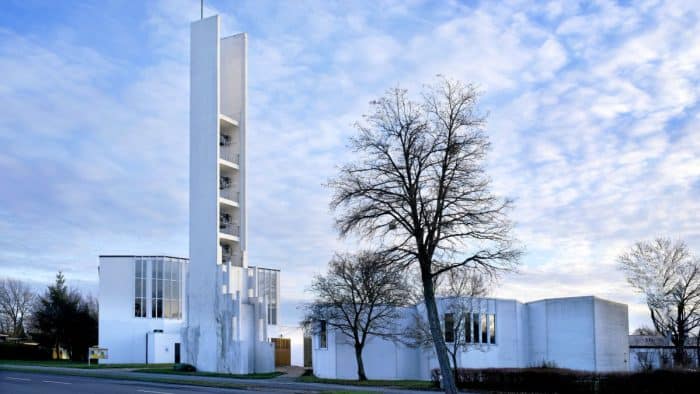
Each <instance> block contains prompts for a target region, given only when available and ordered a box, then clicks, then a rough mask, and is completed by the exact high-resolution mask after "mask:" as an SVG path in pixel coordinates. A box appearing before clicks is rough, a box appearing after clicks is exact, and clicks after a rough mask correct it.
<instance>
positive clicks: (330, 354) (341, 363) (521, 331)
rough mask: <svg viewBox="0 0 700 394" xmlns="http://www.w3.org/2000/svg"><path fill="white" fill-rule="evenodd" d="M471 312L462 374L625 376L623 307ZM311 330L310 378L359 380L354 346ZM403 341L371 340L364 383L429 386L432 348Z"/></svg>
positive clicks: (481, 307) (494, 304) (569, 303)
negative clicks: (513, 371) (536, 370)
mask: <svg viewBox="0 0 700 394" xmlns="http://www.w3.org/2000/svg"><path fill="white" fill-rule="evenodd" d="M472 305H475V307H473V308H472V311H471V312H472V313H469V316H470V318H469V322H468V324H467V327H470V329H469V330H466V333H465V336H466V337H467V338H466V342H468V343H469V344H470V346H468V349H469V350H467V351H460V354H459V357H458V367H460V368H523V367H529V366H539V365H542V364H544V363H548V364H553V365H556V366H557V367H560V368H570V369H577V370H589V371H626V370H627V369H628V360H629V358H628V351H629V348H628V323H627V305H624V304H619V303H616V302H611V301H607V300H603V299H600V298H596V297H572V298H555V299H545V300H541V301H534V302H528V303H521V302H518V301H515V300H504V299H494V298H480V299H475V300H474V301H473V302H472ZM438 310H439V313H440V318H441V324H442V327H443V332H446V333H450V332H451V331H452V329H451V327H450V325H451V323H450V321H451V320H450V319H445V317H446V315H447V314H446V311H445V302H444V300H438ZM414 313H421V314H422V313H424V306H423V305H422V304H419V305H417V306H413V307H411V308H405V313H404V319H403V321H402V322H401V324H402V329H401V330H399V331H400V332H408V331H409V330H411V329H412V324H414V323H413V322H414V321H415V320H414V319H413V318H412V316H413V314H414ZM446 320H447V324H446ZM316 324H318V325H319V326H317V327H316V329H315V330H314V335H313V341H312V342H313V345H312V346H313V370H314V375H316V376H318V377H321V378H338V379H356V378H357V367H356V364H355V352H354V348H353V346H352V343H351V342H349V341H348V340H347V339H346V338H345V337H344V336H343V335H342V334H339V333H337V332H334V331H333V330H332V329H330V327H329V326H328V325H326V324H325V322H316ZM452 335H454V334H452ZM401 339H404V338H399V340H395V341H391V340H385V339H381V338H378V337H370V338H369V339H368V342H367V344H366V347H365V350H364V352H363V361H364V365H365V371H366V373H367V377H368V378H369V379H423V380H427V379H429V378H430V371H431V369H433V368H438V367H439V365H438V362H437V359H436V357H435V354H434V350H433V349H432V347H412V346H410V345H407V344H406V343H404V341H402V340H401ZM448 339H449V335H448ZM448 346H449V344H448Z"/></svg>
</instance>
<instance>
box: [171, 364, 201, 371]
mask: <svg viewBox="0 0 700 394" xmlns="http://www.w3.org/2000/svg"><path fill="white" fill-rule="evenodd" d="M173 369H174V370H175V371H180V372H197V368H195V366H194V365H192V364H185V363H180V364H175V365H173Z"/></svg>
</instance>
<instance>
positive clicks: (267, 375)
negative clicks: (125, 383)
mask: <svg viewBox="0 0 700 394" xmlns="http://www.w3.org/2000/svg"><path fill="white" fill-rule="evenodd" d="M131 372H143V373H162V374H170V375H186V376H206V377H212V378H230V379H272V378H276V377H277V376H280V375H284V373H282V372H267V373H251V374H231V373H217V372H186V371H176V370H174V369H172V368H171V369H166V368H149V369H135V370H133V371H131Z"/></svg>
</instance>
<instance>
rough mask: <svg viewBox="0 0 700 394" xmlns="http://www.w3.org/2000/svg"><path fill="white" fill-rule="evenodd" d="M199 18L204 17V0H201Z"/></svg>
mask: <svg viewBox="0 0 700 394" xmlns="http://www.w3.org/2000/svg"><path fill="white" fill-rule="evenodd" d="M199 6H200V7H199V19H204V0H201V1H200V2H199Z"/></svg>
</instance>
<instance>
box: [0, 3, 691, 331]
mask: <svg viewBox="0 0 700 394" xmlns="http://www.w3.org/2000/svg"><path fill="white" fill-rule="evenodd" d="M205 3H206V9H205V15H212V14H214V13H219V14H221V15H222V18H223V27H222V28H223V32H224V34H226V35H228V34H234V33H237V32H240V31H246V32H248V34H249V52H250V53H249V54H250V59H249V73H250V77H249V89H250V92H249V94H250V103H249V116H250V124H249V162H248V165H249V170H248V171H249V178H250V181H249V187H250V192H249V207H250V211H249V220H250V226H249V232H250V234H249V236H250V243H249V260H250V263H251V264H253V265H261V266H269V267H273V268H279V269H281V270H282V271H283V279H282V294H283V295H285V296H286V301H285V303H286V305H287V311H286V313H285V314H284V316H283V319H286V320H287V321H288V322H294V321H295V320H296V311H295V310H294V308H293V305H294V304H295V303H297V302H299V300H303V299H304V298H306V297H308V295H307V294H305V293H304V289H305V288H306V287H307V286H308V283H309V279H310V277H311V276H312V275H313V274H315V273H318V272H320V271H321V270H322V269H323V268H324V266H325V264H326V262H327V261H328V259H329V257H330V256H331V254H332V253H333V251H334V250H342V249H350V248H353V247H354V246H355V245H354V244H353V243H352V242H350V241H342V240H339V239H338V238H337V237H336V235H335V232H334V230H333V228H332V215H331V213H330V211H329V209H328V202H329V194H330V192H329V190H327V189H325V188H324V187H323V183H324V182H325V181H326V180H327V179H328V177H330V176H332V175H333V174H334V173H335V171H336V170H335V169H336V165H338V164H339V163H341V162H343V161H345V160H347V159H348V158H349V155H348V152H347V150H346V141H347V138H348V136H350V135H352V133H353V128H352V127H351V126H352V123H353V122H354V121H356V120H359V119H360V118H361V115H362V114H363V113H364V112H366V111H367V110H368V102H369V101H370V100H371V99H373V98H375V97H377V96H379V95H381V94H382V93H383V92H384V91H385V90H386V89H388V88H391V87H394V86H397V85H400V86H402V87H405V88H408V89H409V90H410V91H411V92H414V93H417V92H418V90H419V89H420V87H421V85H422V84H423V83H427V82H431V80H432V78H433V77H434V76H435V75H436V74H443V75H447V76H450V77H453V78H458V79H462V80H464V81H469V82H473V83H476V84H477V85H478V86H479V87H480V89H481V90H482V91H483V99H482V101H481V109H482V110H483V111H484V112H488V114H489V117H488V132H489V134H490V137H491V142H492V145H493V150H492V152H491V154H490V156H489V162H488V166H489V171H490V174H491V176H492V178H493V186H494V190H495V191H496V192H497V193H498V194H500V195H503V196H509V197H512V198H514V199H515V203H516V204H515V209H514V211H513V212H512V216H513V218H514V220H515V221H516V222H517V227H516V235H517V237H518V238H519V239H520V240H521V241H522V242H523V243H524V244H525V245H526V247H527V254H526V255H525V257H524V258H523V266H522V269H521V272H520V273H519V274H517V275H509V276H506V277H504V278H502V281H501V283H500V285H499V286H498V288H497V289H496V290H495V291H494V295H495V296H501V297H509V298H517V299H520V300H523V301H528V300H533V299H538V298H542V297H556V296H570V295H583V294H595V295H598V296H601V297H605V298H609V299H612V300H616V301H620V302H626V303H629V304H630V319H631V322H630V327H631V329H633V328H635V327H636V326H638V325H639V324H641V323H644V322H647V321H648V319H647V318H646V310H645V307H644V306H643V305H642V304H641V302H640V301H641V299H640V297H639V296H637V295H635V294H634V292H633V291H632V289H631V288H630V287H629V286H628V285H627V284H626V283H625V281H624V278H623V276H622V274H621V273H620V272H619V271H618V270H617V269H616V265H615V258H616V256H617V255H619V254H620V253H621V252H622V251H624V250H625V248H627V247H629V246H630V245H631V244H632V243H633V242H634V241H636V240H640V239H647V238H651V237H653V236H656V235H669V236H672V237H678V238H682V239H685V240H686V241H687V242H688V243H689V245H690V246H691V248H692V249H694V250H695V251H696V252H700V220H698V212H700V199H698V197H697V196H698V194H699V192H700V133H699V132H698V130H697V129H698V125H700V117H699V116H700V115H699V114H700V112H699V108H700V107H699V103H700V102H699V101H698V99H699V97H698V92H700V90H699V89H698V88H697V86H698V78H699V76H700V69H699V64H700V24H698V15H699V14H698V12H699V11H700V9H699V7H698V5H692V4H691V3H693V2H687V1H681V2H663V1H635V2H623V3H619V2H608V1H596V2H581V3H578V2H574V1H563V2H551V3H547V2H534V3H528V2H515V1H506V2H491V1H484V2H478V1H477V2H449V1H445V2H427V1H396V2H391V1H386V2H385V1H372V2H366V3H363V2H328V1H317V2H314V1H304V2H296V1H295V2H284V3H277V2H264V1H251V2H245V1H243V2H240V1H236V2H230V1H211V0H208V1H206V2H205ZM2 8H3V9H2V12H1V13H0V76H2V82H1V83H0V103H1V104H2V105H0V276H11V277H17V278H22V279H25V280H29V281H32V283H36V284H44V283H48V282H50V281H51V280H52V278H53V276H54V274H55V272H56V271H57V270H63V271H64V272H65V274H66V276H67V277H68V279H69V282H70V283H73V285H75V286H78V287H82V288H84V289H86V290H88V291H92V292H95V289H96V283H97V256H98V255H99V254H116V253H125V254H140V253H143V254H160V253H163V254H169V255H180V256H187V254H188V250H187V249H188V207H187V204H188V154H187V152H188V97H189V96H188V89H189V87H188V83H189V82H188V77H189V69H188V61H189V60H188V56H189V55H188V54H189V42H188V40H189V22H190V21H192V20H194V19H197V18H198V17H199V1H196V0H187V1H185V0H178V1H149V2H136V1H122V2H119V1H106V0H100V1H86V2H81V3H78V2H75V3H71V2H54V1H33V0H32V1H27V0H22V1H19V0H18V1H12V0H11V1H9V2H3V6H2Z"/></svg>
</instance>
